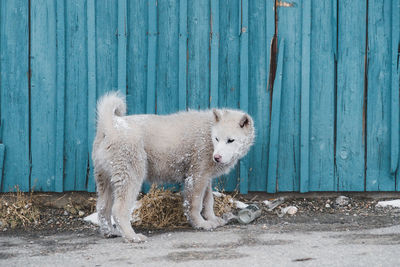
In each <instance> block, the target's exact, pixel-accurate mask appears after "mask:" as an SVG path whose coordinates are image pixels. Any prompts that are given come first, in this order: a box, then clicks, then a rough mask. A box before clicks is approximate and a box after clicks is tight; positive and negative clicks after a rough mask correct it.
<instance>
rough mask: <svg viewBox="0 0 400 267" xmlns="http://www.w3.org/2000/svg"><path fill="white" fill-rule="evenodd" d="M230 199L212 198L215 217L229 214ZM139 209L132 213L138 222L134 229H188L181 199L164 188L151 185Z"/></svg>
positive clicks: (141, 200) (231, 204)
mask: <svg viewBox="0 0 400 267" xmlns="http://www.w3.org/2000/svg"><path fill="white" fill-rule="evenodd" d="M231 199H232V197H231V196H229V195H223V196H222V197H214V200H215V202H214V211H215V214H216V215H217V216H222V215H223V214H224V213H227V212H230V211H231V210H232V208H233V203H232V201H231ZM140 203H141V205H140V207H139V208H138V209H137V210H135V211H134V216H135V217H138V218H139V220H138V221H136V222H134V223H133V225H134V226H135V227H143V228H148V229H178V228H186V227H189V223H188V222H187V219H186V216H185V215H184V212H183V198H182V196H181V194H180V193H174V192H172V191H170V190H165V189H164V188H157V186H156V185H152V186H151V189H150V191H149V192H148V193H147V194H146V195H144V196H143V197H142V198H141V199H140Z"/></svg>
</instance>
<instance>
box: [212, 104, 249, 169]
mask: <svg viewBox="0 0 400 267" xmlns="http://www.w3.org/2000/svg"><path fill="white" fill-rule="evenodd" d="M212 112H213V115H214V125H213V126H212V129H211V138H212V142H213V145H214V152H213V160H214V162H216V163H218V164H231V163H235V162H236V161H237V160H238V159H240V158H242V157H243V156H245V155H246V153H247V152H248V151H249V149H250V147H251V145H252V144H253V141H254V122H253V119H252V118H251V117H250V115H248V114H246V113H244V112H242V111H237V110H228V109H224V110H218V109H213V111H212Z"/></svg>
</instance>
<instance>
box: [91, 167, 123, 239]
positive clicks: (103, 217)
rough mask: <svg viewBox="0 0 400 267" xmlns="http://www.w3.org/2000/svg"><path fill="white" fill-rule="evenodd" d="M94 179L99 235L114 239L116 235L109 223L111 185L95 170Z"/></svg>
mask: <svg viewBox="0 0 400 267" xmlns="http://www.w3.org/2000/svg"><path fill="white" fill-rule="evenodd" d="M94 175H95V179H96V183H97V195H98V197H97V205H96V209H97V215H98V219H99V225H100V233H102V234H103V235H104V236H105V237H114V236H117V235H118V233H117V231H116V230H115V229H114V227H113V225H112V223H111V205H112V193H111V184H110V181H109V180H108V179H107V178H108V177H106V176H105V174H104V173H103V172H100V171H98V170H95V174H94Z"/></svg>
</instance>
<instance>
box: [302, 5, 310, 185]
mask: <svg viewBox="0 0 400 267" xmlns="http://www.w3.org/2000/svg"><path fill="white" fill-rule="evenodd" d="M302 24H303V25H302V40H301V42H302V46H301V100H300V101H301V106H300V192H301V193H304V192H307V191H308V190H309V175H310V165H309V164H310V76H311V66H310V61H311V54H310V53H311V40H310V39H311V2H310V1H304V2H303V3H302Z"/></svg>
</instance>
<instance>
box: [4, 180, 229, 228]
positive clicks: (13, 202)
mask: <svg viewBox="0 0 400 267" xmlns="http://www.w3.org/2000/svg"><path fill="white" fill-rule="evenodd" d="M15 191H16V192H15V193H7V194H2V195H0V231H1V230H2V229H5V228H8V229H15V228H20V227H23V228H27V227H39V226H40V225H41V223H42V221H43V220H44V221H43V223H44V224H45V223H46V221H48V220H50V219H54V220H55V221H56V220H60V218H56V216H57V215H56V214H59V213H60V214H63V213H62V211H63V210H64V211H66V212H67V214H68V216H63V217H65V218H66V220H68V217H69V219H70V220H72V219H71V218H72V217H73V218H79V217H83V216H86V215H88V214H90V213H92V212H94V211H95V206H96V199H95V198H94V197H92V196H89V195H88V196H86V195H82V194H74V193H68V194H60V195H59V196H58V195H55V194H43V193H41V194H37V193H35V194H34V193H33V192H30V193H23V192H21V191H19V189H18V188H16V190H15ZM140 204H141V205H140V208H139V209H137V210H135V211H134V216H136V217H137V218H139V220H138V221H136V222H134V223H133V225H134V226H135V227H139V228H147V229H179V228H187V227H189V223H188V222H187V219H186V216H185V215H184V213H183V198H182V196H181V194H180V193H179V192H178V193H176V192H172V191H171V190H166V189H164V188H157V187H156V186H155V185H153V186H152V187H151V189H150V191H149V192H148V193H147V194H145V195H143V197H142V198H141V199H140ZM233 206H234V204H233V197H232V196H230V195H225V194H223V195H222V197H215V196H214V211H215V214H216V215H217V216H222V215H223V214H225V213H228V212H231V211H232V209H233ZM49 209H52V210H58V211H59V212H56V213H51V212H49Z"/></svg>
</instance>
